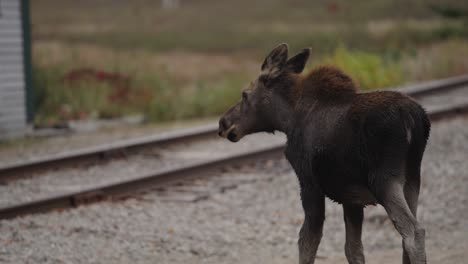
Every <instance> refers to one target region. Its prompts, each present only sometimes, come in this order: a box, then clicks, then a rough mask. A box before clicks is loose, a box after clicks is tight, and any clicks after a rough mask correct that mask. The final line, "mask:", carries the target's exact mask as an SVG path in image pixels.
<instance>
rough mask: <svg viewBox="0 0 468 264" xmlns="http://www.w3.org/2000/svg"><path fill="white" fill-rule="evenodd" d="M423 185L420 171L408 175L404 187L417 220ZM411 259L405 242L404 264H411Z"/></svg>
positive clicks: (407, 199) (407, 200) (406, 198)
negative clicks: (420, 189)
mask: <svg viewBox="0 0 468 264" xmlns="http://www.w3.org/2000/svg"><path fill="white" fill-rule="evenodd" d="M420 185H421V181H420V173H419V170H418V171H417V172H415V173H413V174H410V175H408V179H407V180H406V183H405V186H404V189H403V191H404V194H405V200H406V202H407V203H408V206H409V208H410V210H411V213H412V214H413V216H414V218H416V219H417V211H418V198H419V188H420ZM416 235H420V236H424V234H416ZM410 263H411V262H410V259H409V256H408V252H406V250H405V248H404V242H403V264H410Z"/></svg>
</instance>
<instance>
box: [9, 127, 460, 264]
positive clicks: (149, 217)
mask: <svg viewBox="0 0 468 264" xmlns="http://www.w3.org/2000/svg"><path fill="white" fill-rule="evenodd" d="M467 150H468V119H467V118H458V119H454V120H450V121H444V122H439V123H436V124H434V125H433V130H432V134H431V139H430V144H429V147H428V149H427V152H426V156H425V159H424V162H423V185H422V192H421V199H420V209H419V211H418V212H419V219H420V220H421V221H422V222H423V223H424V225H425V226H426V230H427V241H426V245H427V251H428V256H429V262H430V263H447V264H448V263H464V262H465V261H466V258H467V257H468V193H467V191H466V190H467V188H468V163H467V162H466V161H467V160H468V152H467ZM213 176H216V177H211V178H210V177H206V178H204V179H198V180H192V181H187V182H184V184H178V185H174V186H169V188H164V189H160V190H155V191H151V192H147V193H145V194H143V195H140V196H137V197H135V198H130V199H126V200H123V201H109V202H103V203H99V204H93V205H90V206H82V207H79V208H77V209H74V210H67V211H63V212H52V213H48V214H41V215H34V216H26V217H22V218H17V219H13V220H3V221H0V243H1V246H0V262H2V263H228V264H229V263H296V262H297V249H296V240H297V233H298V231H299V228H300V225H301V223H302V221H303V214H302V210H301V207H300V200H299V195H298V184H297V180H296V178H295V175H294V173H293V172H292V170H291V169H290V167H289V165H288V164H287V163H286V161H285V160H284V159H279V160H270V161H264V162H257V163H255V164H254V166H248V165H246V166H244V167H242V168H231V169H229V168H228V169H225V170H223V171H222V172H218V173H214V175H213ZM184 195H192V196H193V195H196V196H197V197H198V198H197V199H189V200H184V199H181V197H183V196H184ZM365 218H366V219H365V224H364V234H363V242H364V247H365V251H366V253H367V259H368V262H369V263H376V262H377V261H378V262H379V263H382V264H389V263H401V257H400V254H401V251H400V243H401V242H400V238H399V236H398V234H397V233H396V232H395V231H394V229H393V226H392V225H391V223H390V221H389V220H388V219H387V217H386V216H385V213H384V210H383V209H382V208H381V207H368V208H367V209H366V217H365ZM343 243H344V225H343V223H342V213H341V207H340V206H339V205H337V204H335V203H333V202H330V201H327V220H326V222H325V230H324V238H323V240H322V243H321V245H320V247H319V252H318V255H319V258H318V260H317V263H319V264H320V263H323V264H325V263H328V264H331V263H346V262H345V260H344V257H343V255H344V253H343Z"/></svg>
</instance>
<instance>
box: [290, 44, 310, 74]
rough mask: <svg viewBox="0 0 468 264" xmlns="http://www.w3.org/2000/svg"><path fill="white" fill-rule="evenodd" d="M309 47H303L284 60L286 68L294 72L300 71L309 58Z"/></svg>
mask: <svg viewBox="0 0 468 264" xmlns="http://www.w3.org/2000/svg"><path fill="white" fill-rule="evenodd" d="M309 55H310V48H307V49H304V50H303V51H301V52H299V53H298V54H296V55H294V56H293V57H291V58H290V59H289V60H288V61H287V62H286V68H287V69H288V70H289V71H292V72H294V73H301V72H302V71H303V70H304V67H305V65H306V63H307V60H308V59H309Z"/></svg>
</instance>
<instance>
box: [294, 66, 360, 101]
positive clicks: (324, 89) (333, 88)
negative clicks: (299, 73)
mask: <svg viewBox="0 0 468 264" xmlns="http://www.w3.org/2000/svg"><path fill="white" fill-rule="evenodd" d="M298 84H299V85H300V86H301V88H300V90H301V91H302V97H303V98H307V97H310V98H314V99H318V100H327V101H328V100H336V99H346V98H349V96H352V95H353V94H356V93H357V91H358V89H357V86H356V84H355V83H354V82H353V80H352V79H351V78H350V77H349V76H348V75H346V74H345V73H343V72H342V71H341V70H340V69H338V68H336V67H333V66H320V67H318V68H315V69H313V70H312V71H310V72H309V73H308V74H306V75H305V76H303V77H302V78H301V81H300V82H299V83H298Z"/></svg>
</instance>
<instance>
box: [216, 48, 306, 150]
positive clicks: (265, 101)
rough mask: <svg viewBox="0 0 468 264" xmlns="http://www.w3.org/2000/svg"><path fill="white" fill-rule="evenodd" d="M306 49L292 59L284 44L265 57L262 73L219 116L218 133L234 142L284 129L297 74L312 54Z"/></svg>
mask: <svg viewBox="0 0 468 264" xmlns="http://www.w3.org/2000/svg"><path fill="white" fill-rule="evenodd" d="M309 54H310V49H304V50H303V51H301V52H299V53H298V54H296V55H295V56H293V57H291V58H290V59H288V45H287V44H280V45H279V46H278V47H276V48H274V49H273V50H272V51H271V52H270V54H268V56H267V57H266V58H265V61H264V62H263V64H262V67H261V73H260V75H259V76H258V77H257V78H256V79H255V80H254V81H253V82H251V83H250V85H249V86H248V87H247V88H246V89H245V90H243V91H242V99H241V101H240V102H238V103H237V104H235V105H234V106H232V107H231V108H230V109H229V110H228V111H227V112H226V113H225V114H224V115H223V116H222V117H221V119H220V120H219V131H218V134H219V135H220V136H222V137H226V138H227V139H229V140H230V141H232V142H237V141H239V140H240V139H241V138H242V137H244V136H245V135H248V134H252V133H256V132H273V131H275V130H281V129H282V127H281V123H282V122H283V120H285V119H288V118H290V117H289V116H285V113H286V112H287V111H286V109H290V107H291V98H292V97H293V96H294V93H295V91H294V86H295V85H296V79H297V78H296V76H297V75H298V74H300V73H301V72H302V71H303V70H304V67H305V64H306V62H307V59H308V58H309Z"/></svg>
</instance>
